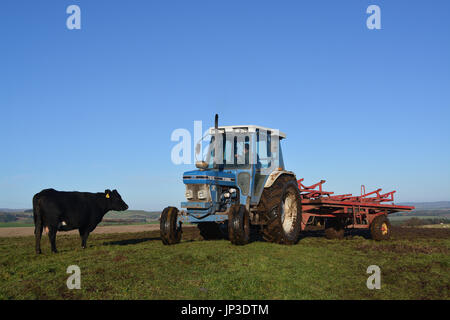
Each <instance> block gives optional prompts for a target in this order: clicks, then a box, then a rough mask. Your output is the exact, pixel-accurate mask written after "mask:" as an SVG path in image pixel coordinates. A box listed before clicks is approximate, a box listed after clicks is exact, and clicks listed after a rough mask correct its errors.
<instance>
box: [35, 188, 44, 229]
mask: <svg viewBox="0 0 450 320" xmlns="http://www.w3.org/2000/svg"><path fill="white" fill-rule="evenodd" d="M39 200H40V194H39V193H38V194H36V195H34V197H33V220H34V225H35V226H37V225H38V224H42V217H41V212H40V203H39Z"/></svg>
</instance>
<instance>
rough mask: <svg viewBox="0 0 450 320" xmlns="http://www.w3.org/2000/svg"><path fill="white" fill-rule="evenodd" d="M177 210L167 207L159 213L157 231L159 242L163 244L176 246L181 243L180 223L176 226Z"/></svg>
mask: <svg viewBox="0 0 450 320" xmlns="http://www.w3.org/2000/svg"><path fill="white" fill-rule="evenodd" d="M177 219H178V209H177V208H175V207H167V208H165V209H164V210H163V212H162V213H161V219H160V223H159V230H160V235H161V240H162V242H163V243H164V244H166V245H170V244H176V243H179V242H180V241H181V233H182V230H181V222H179V223H178V224H177Z"/></svg>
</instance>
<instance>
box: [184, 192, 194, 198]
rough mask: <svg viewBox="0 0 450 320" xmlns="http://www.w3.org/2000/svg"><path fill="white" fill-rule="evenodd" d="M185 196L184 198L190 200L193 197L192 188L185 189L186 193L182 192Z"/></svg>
mask: <svg viewBox="0 0 450 320" xmlns="http://www.w3.org/2000/svg"><path fill="white" fill-rule="evenodd" d="M184 195H185V196H186V199H188V200H190V199H192V198H193V197H194V193H193V192H192V190H186V193H185V194H184Z"/></svg>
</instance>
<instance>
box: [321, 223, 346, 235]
mask: <svg viewBox="0 0 450 320" xmlns="http://www.w3.org/2000/svg"><path fill="white" fill-rule="evenodd" d="M344 231H345V230H344V226H343V225H342V223H341V222H340V221H339V220H338V219H337V218H327V219H326V220H325V237H326V238H327V239H343V238H344Z"/></svg>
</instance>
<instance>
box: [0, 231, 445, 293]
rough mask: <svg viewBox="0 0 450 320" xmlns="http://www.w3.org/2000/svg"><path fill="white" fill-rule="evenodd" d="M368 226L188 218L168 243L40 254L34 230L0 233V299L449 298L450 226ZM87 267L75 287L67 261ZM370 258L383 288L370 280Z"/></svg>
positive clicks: (106, 240)
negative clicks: (259, 225)
mask: <svg viewBox="0 0 450 320" xmlns="http://www.w3.org/2000/svg"><path fill="white" fill-rule="evenodd" d="M365 236H367V234H366V233H360V234H347V236H346V239H345V240H333V241H330V240H326V239H324V238H323V237H322V233H321V232H309V233H304V234H303V238H302V239H300V241H299V243H298V244H296V245H293V246H282V245H277V244H272V243H267V242H262V241H256V242H252V243H250V244H249V245H246V246H233V245H231V244H230V243H229V242H228V241H225V240H220V241H202V240H200V236H199V234H198V231H197V229H196V228H186V229H185V230H184V233H183V241H182V242H181V243H180V244H178V245H175V246H164V245H163V244H162V243H161V240H160V239H159V231H150V232H140V233H122V234H96V235H92V236H91V237H90V238H89V241H88V245H89V247H88V248H87V249H85V250H83V249H81V248H80V247H79V245H80V243H79V242H80V241H79V238H78V236H71V235H65V236H64V235H59V234H58V238H57V245H58V249H59V250H60V253H58V254H52V253H50V248H49V243H48V239H47V237H44V239H43V241H42V245H43V248H42V249H43V254H42V255H35V254H34V250H33V249H34V239H33V237H22V238H0V266H1V267H0V279H1V281H0V299H446V300H448V299H450V272H449V270H450V230H445V229H433V230H430V229H425V228H397V227H394V228H393V239H392V240H391V241H385V242H375V241H373V240H370V239H365V238H364V237H365ZM73 264H75V265H78V266H79V267H80V268H81V279H82V280H81V290H68V289H67V287H66V280H67V277H68V274H66V268H67V267H68V266H69V265H73ZM369 265H378V266H379V267H380V268H381V289H380V290H369V289H367V287H366V281H367V277H368V276H369V275H368V274H367V273H366V269H367V267H368V266H369Z"/></svg>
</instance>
